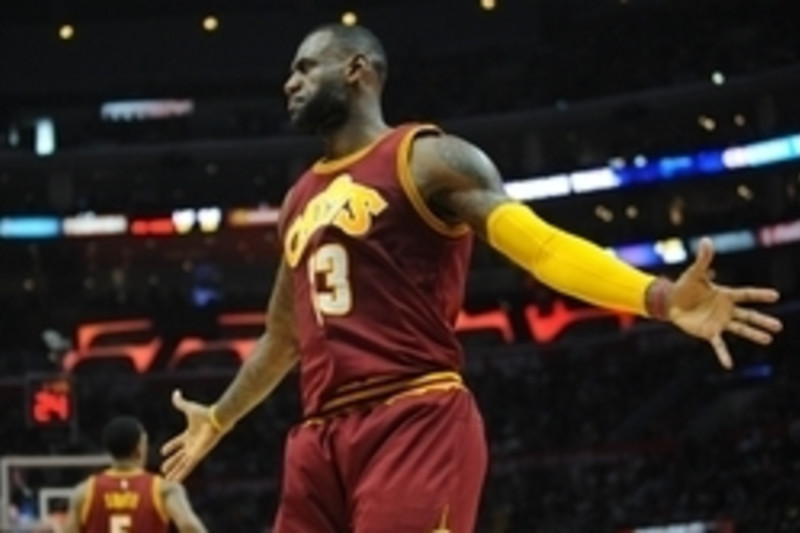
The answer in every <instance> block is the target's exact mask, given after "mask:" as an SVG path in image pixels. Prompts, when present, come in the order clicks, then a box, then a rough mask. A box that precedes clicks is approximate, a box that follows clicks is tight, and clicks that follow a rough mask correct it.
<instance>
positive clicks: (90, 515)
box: [64, 417, 206, 533]
mask: <svg viewBox="0 0 800 533" xmlns="http://www.w3.org/2000/svg"><path fill="white" fill-rule="evenodd" d="M103 441H104V443H105V447H106V449H107V450H108V452H109V453H110V454H111V458H112V460H113V461H112V465H111V468H110V469H108V470H106V471H105V472H103V473H101V474H95V475H93V476H90V477H89V478H88V479H87V480H86V481H85V482H83V483H82V484H80V485H78V487H77V488H76V490H75V494H74V496H73V497H72V500H71V501H70V506H69V510H68V512H67V525H66V528H65V529H64V533H139V532H141V533H166V532H167V531H169V524H170V522H172V523H173V524H174V525H175V527H176V529H177V530H178V531H179V532H180V533H205V532H206V528H205V527H203V524H202V523H201V522H200V519H199V518H198V517H197V515H196V514H195V513H194V511H193V510H192V506H191V504H190V503H189V499H188V498H187V496H186V491H185V490H184V489H183V487H182V486H181V485H179V484H177V483H175V482H174V481H164V480H162V479H161V477H159V476H156V475H153V474H150V473H148V472H146V471H145V470H144V465H145V461H146V458H147V434H146V433H145V431H144V428H143V427H142V425H141V424H140V423H139V422H138V421H137V420H136V419H134V418H129V417H120V418H115V419H113V420H112V421H111V422H109V423H108V425H107V426H106V427H105V429H104V431H103Z"/></svg>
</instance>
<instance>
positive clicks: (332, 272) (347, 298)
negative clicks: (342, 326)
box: [308, 244, 353, 322]
mask: <svg viewBox="0 0 800 533" xmlns="http://www.w3.org/2000/svg"><path fill="white" fill-rule="evenodd" d="M308 277H309V280H310V282H311V304H312V305H313V307H314V313H315V314H316V316H317V321H318V322H322V320H323V318H324V317H325V316H342V315H346V314H347V313H349V312H350V310H351V309H352V307H353V291H352V289H351V285H350V258H349V257H348V255H347V250H345V249H344V246H342V245H341V244H325V245H322V246H320V247H319V248H317V249H316V250H315V251H314V253H313V254H311V257H309V260H308Z"/></svg>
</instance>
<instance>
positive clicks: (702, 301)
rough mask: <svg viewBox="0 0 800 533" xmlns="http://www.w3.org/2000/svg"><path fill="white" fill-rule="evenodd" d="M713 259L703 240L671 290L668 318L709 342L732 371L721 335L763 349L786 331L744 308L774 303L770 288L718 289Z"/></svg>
mask: <svg viewBox="0 0 800 533" xmlns="http://www.w3.org/2000/svg"><path fill="white" fill-rule="evenodd" d="M713 258H714V248H713V246H712V243H711V240H710V239H702V240H701V241H700V246H699V249H698V252H697V258H696V259H695V261H694V264H692V265H691V266H690V267H689V268H687V269H686V270H685V271H684V272H683V274H681V276H680V278H678V280H677V281H676V282H675V284H674V285H673V287H672V290H671V292H670V295H669V300H668V302H669V303H668V316H669V320H670V321H671V322H672V323H673V324H675V325H676V326H678V327H679V328H680V329H682V330H683V331H685V332H686V333H688V334H690V335H693V336H695V337H699V338H701V339H705V340H707V341H708V342H710V343H711V346H712V347H713V348H714V351H715V352H716V355H717V359H719V362H720V363H721V364H722V366H724V367H725V368H731V367H733V359H732V358H731V355H730V352H729V351H728V347H727V346H726V345H725V341H724V340H723V339H722V334H723V333H724V332H728V333H732V334H734V335H738V336H739V337H742V338H744V339H747V340H749V341H751V342H755V343H757V344H762V345H767V344H769V343H771V342H772V336H773V334H775V333H777V332H779V331H781V329H782V328H783V325H782V324H781V322H780V321H779V320H778V319H776V318H775V317H772V316H770V315H767V314H764V313H760V312H758V311H755V310H753V309H748V308H747V307H743V305H747V304H759V303H772V302H775V301H777V300H778V298H779V294H778V291H776V290H773V289H769V288H761V287H724V286H721V285H715V284H714V283H712V282H711V277H712V274H711V272H710V270H709V268H710V266H711V261H712V259H713Z"/></svg>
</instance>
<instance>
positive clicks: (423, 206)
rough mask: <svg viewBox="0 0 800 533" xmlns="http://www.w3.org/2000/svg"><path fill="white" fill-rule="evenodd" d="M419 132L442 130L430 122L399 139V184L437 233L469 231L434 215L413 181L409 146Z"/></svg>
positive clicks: (458, 233) (452, 234)
mask: <svg viewBox="0 0 800 533" xmlns="http://www.w3.org/2000/svg"><path fill="white" fill-rule="evenodd" d="M420 133H437V134H442V130H440V129H439V128H437V127H436V126H434V125H432V124H426V125H422V126H417V127H415V128H412V129H411V130H410V131H408V132H407V133H406V134H405V136H404V137H403V139H402V141H400V148H398V150H397V175H398V176H399V177H400V186H401V187H402V188H403V192H405V194H406V198H408V201H409V202H411V205H412V206H413V207H414V210H415V211H416V212H417V214H418V215H419V216H420V218H422V220H423V222H425V223H426V224H427V225H428V226H430V227H431V228H432V229H433V230H434V231H436V232H437V233H441V234H442V235H444V236H446V237H460V236H462V235H465V234H467V233H468V232H469V226H467V225H466V224H457V225H455V226H454V225H451V224H448V223H447V222H445V221H444V220H442V219H441V218H439V217H438V216H436V215H435V214H434V213H433V211H431V209H430V207H428V204H427V203H426V202H425V199H424V198H423V197H422V194H421V193H420V191H419V188H418V187H417V184H416V183H415V182H414V176H413V174H412V172H411V148H412V145H413V142H414V139H415V138H416V137H417V135H419V134H420Z"/></svg>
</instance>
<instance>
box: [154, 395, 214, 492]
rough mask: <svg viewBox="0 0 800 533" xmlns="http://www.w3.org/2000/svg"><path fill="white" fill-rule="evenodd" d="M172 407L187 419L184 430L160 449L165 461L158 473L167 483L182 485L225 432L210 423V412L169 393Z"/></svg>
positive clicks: (180, 396)
mask: <svg viewBox="0 0 800 533" xmlns="http://www.w3.org/2000/svg"><path fill="white" fill-rule="evenodd" d="M172 405H174V406H175V408H176V409H177V410H178V411H180V412H181V413H183V415H184V417H185V418H186V429H184V431H183V433H181V434H180V435H178V436H176V437H174V438H172V439H171V440H170V441H169V442H167V443H166V444H164V446H162V447H161V454H162V455H164V456H165V457H166V459H165V460H164V464H163V465H161V471H162V473H163V474H164V477H165V478H166V479H168V480H169V481H177V482H180V481H183V479H184V478H186V476H188V475H189V474H190V473H191V472H192V470H194V468H195V467H196V466H197V464H198V463H199V462H200V461H202V460H203V458H204V457H205V456H206V455H208V453H209V452H210V451H211V450H212V449H213V448H214V446H216V445H217V443H218V442H219V441H220V439H222V437H223V435H224V434H225V432H223V431H221V430H220V429H219V428H218V427H217V426H216V425H215V424H214V422H213V420H212V414H211V408H210V407H208V406H205V405H202V404H199V403H197V402H191V401H189V400H186V399H185V398H184V397H183V395H182V394H181V391H179V390H176V391H175V392H173V393H172Z"/></svg>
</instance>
